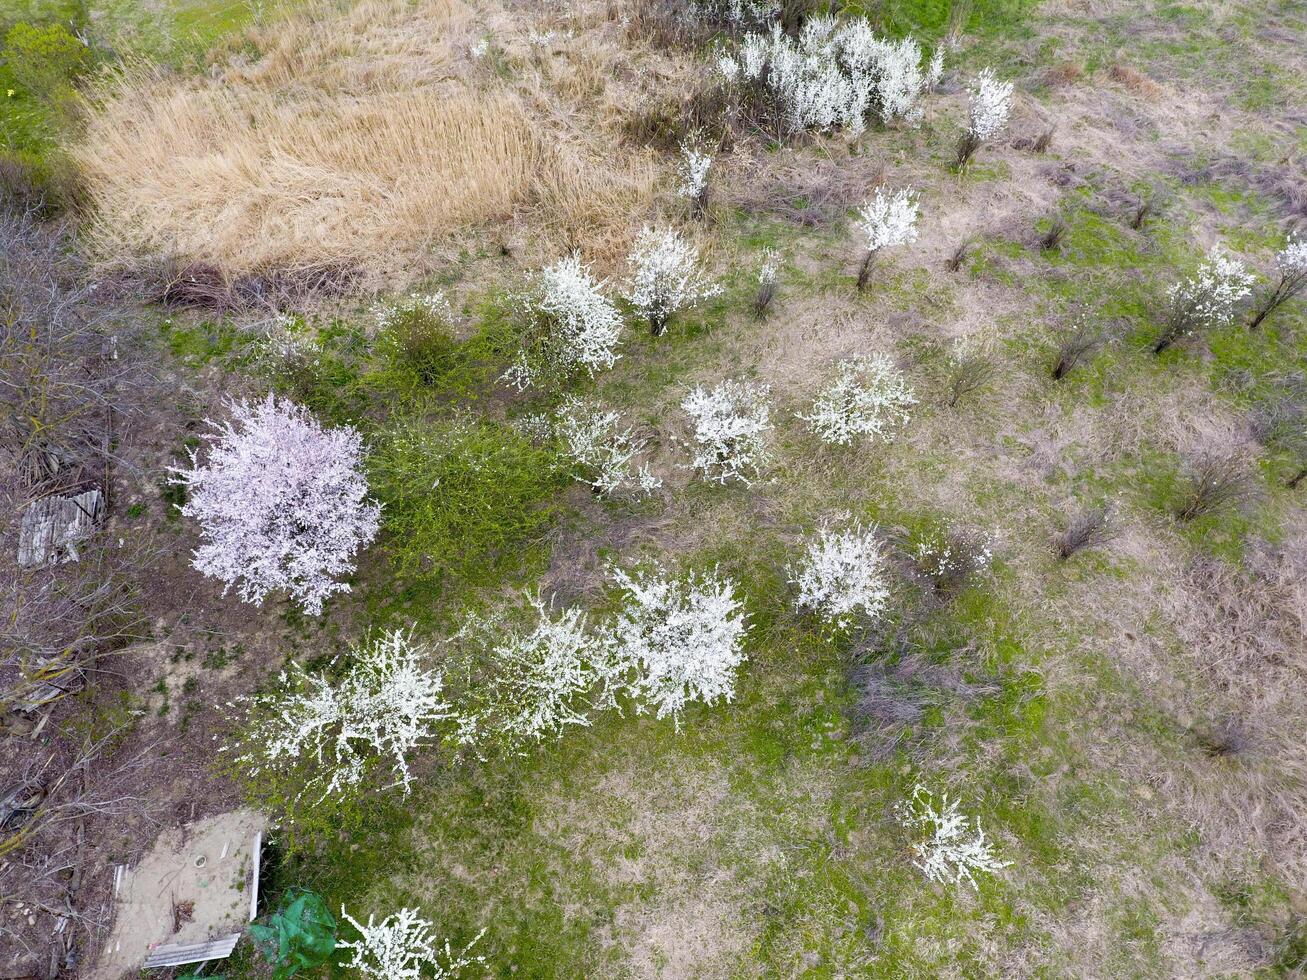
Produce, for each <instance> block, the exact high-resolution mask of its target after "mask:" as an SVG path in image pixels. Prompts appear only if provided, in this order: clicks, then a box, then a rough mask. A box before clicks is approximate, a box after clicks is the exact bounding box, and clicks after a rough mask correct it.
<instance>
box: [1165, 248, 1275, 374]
mask: <svg viewBox="0 0 1307 980" xmlns="http://www.w3.org/2000/svg"><path fill="white" fill-rule="evenodd" d="M1252 285H1253V276H1252V273H1250V272H1249V271H1248V269H1247V268H1246V267H1245V266H1244V264H1243V263H1242V262H1240V261H1239V260H1238V259H1236V258H1232V257H1231V256H1228V255H1226V254H1225V251H1224V250H1223V249H1222V248H1221V246H1220V245H1214V246H1213V247H1212V249H1211V250H1210V251H1209V252H1208V253H1207V258H1206V259H1205V260H1204V261H1203V264H1202V265H1200V266H1199V267H1198V271H1197V272H1196V273H1195V274H1194V275H1192V276H1190V277H1189V278H1187V279H1183V280H1181V281H1180V282H1178V283H1175V284H1174V285H1173V286H1172V287H1171V288H1170V289H1169V290H1167V293H1166V299H1167V312H1166V322H1165V323H1164V324H1163V326H1162V330H1161V332H1160V333H1159V334H1158V336H1157V339H1156V340H1155V341H1153V353H1154V354H1160V353H1162V351H1164V350H1166V349H1167V348H1168V347H1170V346H1171V345H1172V344H1174V343H1176V342H1177V341H1178V340H1180V339H1181V338H1184V337H1188V336H1189V335H1190V334H1194V333H1197V332H1198V331H1199V330H1203V329H1210V328H1216V327H1222V326H1224V325H1226V324H1228V323H1229V322H1230V321H1231V320H1232V319H1234V308H1235V304H1236V303H1238V302H1239V300H1241V299H1243V298H1244V297H1245V296H1247V295H1248V294H1249V292H1251V291H1252Z"/></svg>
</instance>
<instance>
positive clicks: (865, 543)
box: [790, 522, 889, 629]
mask: <svg viewBox="0 0 1307 980" xmlns="http://www.w3.org/2000/svg"><path fill="white" fill-rule="evenodd" d="M886 564H887V562H886V558H885V551H884V549H883V548H882V547H881V544H880V541H879V540H877V538H876V529H875V528H870V529H864V528H863V527H862V525H861V524H860V523H856V522H855V523H854V524H853V525H852V526H851V527H850V528H848V529H847V530H844V531H839V532H835V531H830V530H826V529H823V530H822V531H821V532H820V535H819V536H818V538H817V540H815V541H813V542H812V543H811V544H810V545H809V546H808V550H807V553H806V554H805V555H804V557H803V560H802V561H801V562H800V563H799V566H798V568H797V569H795V572H794V577H793V578H791V579H790V582H791V583H792V584H794V585H797V586H798V588H799V598H798V607H799V608H800V609H809V610H811V611H812V612H814V613H816V614H817V615H818V616H820V617H821V618H822V619H824V620H826V622H828V623H831V624H832V625H834V626H835V627H837V628H839V629H845V628H847V627H848V626H850V625H851V624H852V623H853V619H854V617H855V616H862V617H864V618H866V619H869V620H873V619H875V618H877V617H878V616H879V615H880V614H881V613H882V612H883V611H884V610H885V606H886V603H887V602H888V601H889V585H888V583H887V581H886Z"/></svg>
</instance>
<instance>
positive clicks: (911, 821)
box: [898, 785, 1012, 889]
mask: <svg viewBox="0 0 1307 980" xmlns="http://www.w3.org/2000/svg"><path fill="white" fill-rule="evenodd" d="M898 817H899V822H900V823H902V825H903V826H904V827H905V828H907V829H908V830H909V831H910V832H912V833H915V834H917V835H919V839H918V840H917V841H915V842H914V843H913V845H912V852H913V854H914V855H916V857H915V858H914V860H913V862H912V863H913V864H915V865H916V866H917V867H918V868H919V869H920V870H921V872H922V874H924V875H925V876H926V877H927V878H929V879H930V880H931V881H938V882H941V883H944V884H949V883H952V884H958V883H960V882H963V881H965V882H967V883H968V884H970V885H971V887H972V888H976V889H979V886H978V885H977V883H976V877H975V876H976V874H977V873H985V874H992V873H994V872H997V871H1002V870H1003V869H1004V868H1007V867H1010V866H1011V864H1012V862H1011V861H1000V860H999V859H998V857H997V856H996V855H995V854H994V848H993V845H992V844H991V843H990V841H989V839H988V838H986V837H985V832H984V831H983V830H982V829H981V827H980V818H979V817H977V818H975V820H974V821H973V820H970V819H969V818H967V817H965V816H963V815H962V814H961V813H959V812H958V804H957V801H955V800H954V801H951V800H949V798H948V794H947V793H945V794H944V795H943V796H942V797H941V798H940V801H939V803H938V805H937V804H936V801H935V797H934V795H933V794H932V793H930V792H929V791H928V790H927V789H926V788H925V787H923V786H920V785H918V786H916V787H915V788H914V789H913V791H912V796H911V797H910V798H909V799H908V800H906V801H905V802H903V803H901V804H900V805H899V807H898ZM973 828H974V829H973Z"/></svg>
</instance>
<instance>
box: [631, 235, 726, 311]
mask: <svg viewBox="0 0 1307 980" xmlns="http://www.w3.org/2000/svg"><path fill="white" fill-rule="evenodd" d="M627 263H628V264H629V265H630V267H631V281H630V288H629V289H628V291H627V294H626V298H627V300H628V302H630V304H631V305H632V306H633V307H634V308H635V310H636V312H638V313H639V314H640V315H641V316H642V317H644V318H645V320H647V321H648V323H649V332H650V333H651V334H653V336H655V337H660V336H662V334H663V333H664V332H665V331H666V330H667V323H668V321H669V320H670V319H671V318H672V316H673V315H674V314H676V313H679V312H680V311H681V310H685V309H689V308H691V307H694V306H697V305H698V304H699V303H701V302H703V301H704V300H705V299H709V298H711V297H713V296H716V295H718V294H719V293H720V292H721V291H722V288H721V286H719V285H717V284H716V283H714V282H711V281H710V280H708V279H707V278H705V277H704V275H703V273H702V272H700V270H699V251H698V249H696V248H695V247H694V246H693V245H691V244H690V243H689V242H687V241H686V240H685V239H684V238H682V237H681V236H680V234H678V233H677V232H676V231H673V230H671V229H668V230H665V231H658V230H655V229H653V228H647V227H646V228H644V229H642V230H641V232H640V234H639V235H638V236H637V237H636V240H635V245H634V246H633V247H632V249H631V254H630V255H628V256H627Z"/></svg>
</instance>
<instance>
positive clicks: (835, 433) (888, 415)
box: [798, 354, 917, 446]
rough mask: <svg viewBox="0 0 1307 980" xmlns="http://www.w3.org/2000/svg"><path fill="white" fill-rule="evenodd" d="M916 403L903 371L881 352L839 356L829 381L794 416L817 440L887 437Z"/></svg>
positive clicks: (844, 442)
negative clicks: (802, 412) (807, 410)
mask: <svg viewBox="0 0 1307 980" xmlns="http://www.w3.org/2000/svg"><path fill="white" fill-rule="evenodd" d="M916 403H917V399H916V397H915V396H914V395H913V393H912V389H911V388H910V387H909V386H908V382H907V378H906V377H904V375H903V372H902V371H900V370H899V369H898V368H897V367H895V366H894V362H893V361H892V360H890V358H889V357H887V356H886V355H884V354H870V355H860V356H857V357H853V358H849V359H848V360H844V361H841V362H840V363H839V364H838V365H837V367H836V376H835V380H834V381H833V382H831V384H830V385H829V386H827V387H826V388H824V389H823V390H822V391H821V392H820V393H819V394H818V395H817V398H816V400H815V401H814V402H813V403H812V411H811V413H810V414H808V415H799V416H798V417H799V418H801V419H802V420H803V421H805V422H807V423H808V425H809V426H810V427H811V428H812V430H813V431H814V432H816V433H817V435H818V436H819V437H820V438H821V440H822V441H823V442H828V443H831V444H833V445H836V446H847V445H849V444H850V443H852V442H853V441H854V440H855V439H859V438H864V437H870V438H873V439H874V438H883V439H889V438H891V436H892V433H893V430H894V428H895V427H897V426H898V425H901V424H903V423H905V422H907V420H908V418H909V417H910V416H909V412H908V409H909V407H910V406H912V405H915V404H916Z"/></svg>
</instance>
